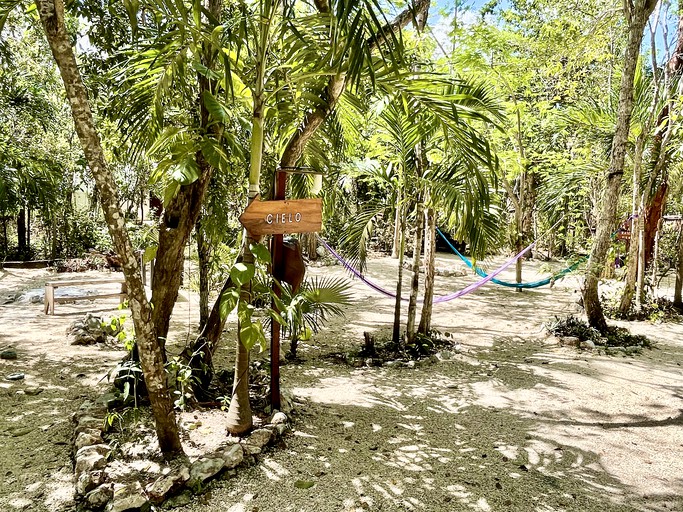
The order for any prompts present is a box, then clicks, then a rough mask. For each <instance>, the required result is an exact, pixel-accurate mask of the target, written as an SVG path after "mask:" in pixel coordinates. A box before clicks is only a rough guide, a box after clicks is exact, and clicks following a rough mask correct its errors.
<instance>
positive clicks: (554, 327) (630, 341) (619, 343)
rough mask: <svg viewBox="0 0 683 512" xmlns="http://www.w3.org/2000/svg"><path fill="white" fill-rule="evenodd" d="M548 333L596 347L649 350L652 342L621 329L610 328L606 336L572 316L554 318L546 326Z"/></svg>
mask: <svg viewBox="0 0 683 512" xmlns="http://www.w3.org/2000/svg"><path fill="white" fill-rule="evenodd" d="M546 328H547V329H548V331H549V332H550V333H552V334H554V335H555V336H558V337H576V338H578V339H579V340H581V341H592V342H593V343H594V344H595V345H596V346H602V347H606V348H607V347H637V348H638V349H640V348H643V347H646V348H651V347H652V342H651V341H650V340H649V339H648V338H647V337H646V336H643V335H640V334H631V333H630V332H629V331H628V329H625V328H623V327H616V326H611V327H610V328H609V331H608V333H607V336H603V335H601V334H600V331H598V330H597V329H595V328H594V327H590V326H589V325H588V324H587V323H586V322H584V321H583V320H579V319H578V318H576V317H575V316H573V315H569V316H568V317H566V318H559V317H557V316H556V317H555V319H554V320H552V321H551V322H549V323H548V324H547V325H546Z"/></svg>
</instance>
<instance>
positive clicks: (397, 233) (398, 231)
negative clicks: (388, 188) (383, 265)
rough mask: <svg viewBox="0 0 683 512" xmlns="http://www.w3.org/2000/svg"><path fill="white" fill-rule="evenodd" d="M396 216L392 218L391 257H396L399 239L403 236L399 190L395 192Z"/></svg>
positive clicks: (399, 243) (399, 244)
mask: <svg viewBox="0 0 683 512" xmlns="http://www.w3.org/2000/svg"><path fill="white" fill-rule="evenodd" d="M396 196H397V197H396V216H395V218H394V241H393V243H392V244H391V257H392V258H394V259H396V258H398V257H399V251H400V249H401V240H402V237H403V217H402V216H401V207H400V205H401V200H402V198H401V190H400V189H399V190H398V191H397V192H396Z"/></svg>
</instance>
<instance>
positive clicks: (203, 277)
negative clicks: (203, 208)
mask: <svg viewBox="0 0 683 512" xmlns="http://www.w3.org/2000/svg"><path fill="white" fill-rule="evenodd" d="M195 233H196V234H197V259H198V260H199V331H200V332H201V331H203V330H204V327H205V326H206V322H207V321H208V320H209V265H210V264H211V247H210V245H209V243H208V241H207V240H206V234H205V233H204V229H202V221H201V219H200V220H198V221H197V224H196V225H195Z"/></svg>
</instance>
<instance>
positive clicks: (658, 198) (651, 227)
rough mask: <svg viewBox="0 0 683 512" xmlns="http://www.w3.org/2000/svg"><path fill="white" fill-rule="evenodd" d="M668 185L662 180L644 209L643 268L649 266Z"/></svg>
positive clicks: (664, 206) (664, 205)
mask: <svg viewBox="0 0 683 512" xmlns="http://www.w3.org/2000/svg"><path fill="white" fill-rule="evenodd" d="M668 189H669V186H668V184H667V182H666V181H665V182H663V183H662V184H661V185H660V186H659V187H658V188H657V191H656V192H655V194H654V196H652V197H651V198H650V200H649V204H648V205H647V208H646V209H645V226H644V229H645V233H644V235H643V241H644V243H645V268H648V267H649V266H650V263H651V261H652V255H653V251H654V247H655V240H656V238H657V231H658V229H659V222H660V220H661V219H662V216H663V215H664V210H665V208H666V196H667V192H668Z"/></svg>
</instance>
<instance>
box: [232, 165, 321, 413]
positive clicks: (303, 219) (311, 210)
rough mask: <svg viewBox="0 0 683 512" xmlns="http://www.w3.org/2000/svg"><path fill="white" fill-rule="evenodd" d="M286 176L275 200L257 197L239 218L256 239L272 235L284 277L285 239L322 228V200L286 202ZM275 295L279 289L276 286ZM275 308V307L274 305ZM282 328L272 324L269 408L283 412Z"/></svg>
mask: <svg viewBox="0 0 683 512" xmlns="http://www.w3.org/2000/svg"><path fill="white" fill-rule="evenodd" d="M286 186H287V174H286V173H285V172H284V171H281V170H278V171H277V173H276V178H275V194H274V195H275V200H274V201H260V198H259V197H258V196H257V197H256V198H254V200H253V201H252V202H251V203H250V204H249V206H247V209H246V210H244V213H242V215H240V218H239V220H240V223H241V224H242V225H243V226H244V227H245V229H246V230H247V231H248V232H249V233H251V234H252V236H254V237H259V236H262V235H273V239H272V241H271V244H272V245H271V250H270V253H271V259H272V274H273V275H274V276H278V275H282V270H283V268H284V264H285V262H284V258H283V253H284V251H283V245H282V242H283V240H282V235H284V234H285V233H311V232H315V231H320V229H321V227H322V200H321V199H295V200H285V198H284V197H285V190H286ZM274 292H275V293H279V289H278V288H276V287H275V286H274ZM272 307H273V308H275V304H272ZM280 401H281V399H280V324H279V323H277V322H276V321H273V322H271V330H270V405H271V407H272V408H273V409H280V406H281V404H280Z"/></svg>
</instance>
